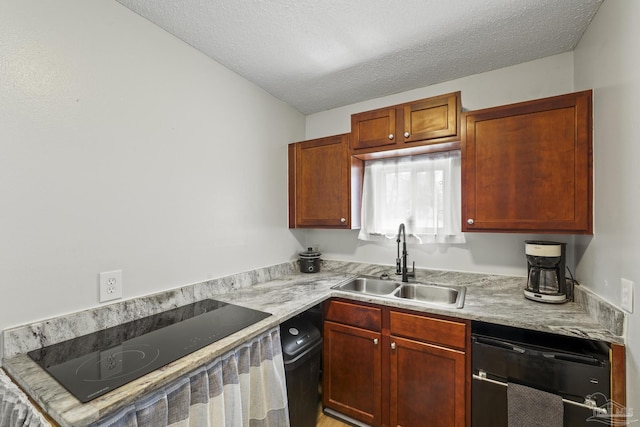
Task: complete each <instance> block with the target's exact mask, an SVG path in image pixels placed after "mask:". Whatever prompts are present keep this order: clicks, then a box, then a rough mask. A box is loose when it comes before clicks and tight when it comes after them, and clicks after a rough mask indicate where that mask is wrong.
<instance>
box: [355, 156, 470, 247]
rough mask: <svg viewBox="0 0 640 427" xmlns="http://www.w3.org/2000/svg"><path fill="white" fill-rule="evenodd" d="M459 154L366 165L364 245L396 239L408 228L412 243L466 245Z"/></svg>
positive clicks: (363, 218)
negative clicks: (462, 228)
mask: <svg viewBox="0 0 640 427" xmlns="http://www.w3.org/2000/svg"><path fill="white" fill-rule="evenodd" d="M460 192H461V183H460V152H459V151H451V152H446V153H437V154H429V155H422V156H412V157H400V158H394V159H384V160H372V161H367V162H366V163H365V170H364V185H363V193H362V228H361V229H360V234H359V236H358V238H359V239H361V240H378V239H383V238H384V237H387V238H395V236H396V234H397V232H398V227H399V225H400V224H401V223H404V224H405V226H406V231H407V239H409V236H411V239H412V240H413V242H414V243H462V242H464V237H463V235H462V233H461V231H460V212H461V210H460Z"/></svg>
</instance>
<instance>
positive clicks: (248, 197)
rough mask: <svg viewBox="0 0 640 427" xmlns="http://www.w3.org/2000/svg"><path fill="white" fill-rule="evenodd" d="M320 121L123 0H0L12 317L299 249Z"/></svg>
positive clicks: (154, 288)
mask: <svg viewBox="0 0 640 427" xmlns="http://www.w3.org/2000/svg"><path fill="white" fill-rule="evenodd" d="M304 126H305V123H304V117H303V116H302V115H301V114H300V113H298V112H296V111H295V110H294V109H292V108H291V107H289V106H287V105H285V104H284V103H282V102H280V101H278V100H276V99H275V98H273V97H272V96H270V95H269V94H267V93H266V92H264V91H263V90H261V89H259V88H257V87H256V86H254V85H252V84H250V83H248V82H247V81H246V80H244V79H242V78H240V77H239V76H237V75H235V74H233V73H231V72H230V71H228V70H227V69H225V68H223V67H222V66H220V65H219V64H217V63H216V62H214V61H212V60H211V59H209V58H207V57H205V56H204V55H202V54H201V53H199V52H197V51H196V50H195V49H193V48H191V47H190V46H188V45H186V44H185V43H183V42H181V41H179V40H178V39H176V38H174V37H173V36H171V35H169V34H168V33H166V32H165V31H163V30H161V29H160V28H158V27H156V26H155V25H153V24H151V23H149V22H148V21H146V20H144V19H142V18H141V17H139V16H138V15H136V14H134V13H133V12H131V11H129V10H128V9H126V8H125V7H123V6H121V5H120V4H119V3H117V2H115V1H112V0H58V1H55V2H41V1H35V0H3V1H2V2H0V146H1V150H0V152H1V154H0V200H1V202H0V330H1V329H4V328H7V327H10V326H12V325H17V324H22V323H26V322H30V321H34V320H38V319H42V318H48V317H51V316H55V315H59V314H62V313H66V312H72V311H77V310H81V309H86V308H90V307H92V306H96V305H98V293H97V290H98V286H97V280H98V273H99V272H101V271H108V270H113V269H122V271H123V281H124V297H125V298H131V297H134V296H139V295H145V294H149V293H154V292H159V291H162V290H166V289H169V288H175V287H178V286H182V285H186V284H189V283H193V282H196V281H202V280H206V279H208V278H214V277H220V276H225V275H228V274H232V273H237V272H241V271H245V270H250V269H253V268H258V267H263V266H266V265H272V264H277V263H281V262H284V261H287V260H289V259H292V258H294V257H295V256H296V254H297V252H298V251H299V250H301V246H300V244H299V242H298V241H297V240H296V238H295V236H294V235H292V233H290V232H289V230H288V229H287V143H289V142H293V141H297V140H301V139H303V138H304Z"/></svg>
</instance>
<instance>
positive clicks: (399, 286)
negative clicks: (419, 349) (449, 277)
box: [333, 276, 466, 308]
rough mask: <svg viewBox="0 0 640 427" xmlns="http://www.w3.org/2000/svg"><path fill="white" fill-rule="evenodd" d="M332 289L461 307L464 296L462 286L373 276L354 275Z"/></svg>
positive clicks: (464, 292)
mask: <svg viewBox="0 0 640 427" xmlns="http://www.w3.org/2000/svg"><path fill="white" fill-rule="evenodd" d="M333 289H337V290H340V291H345V292H354V293H358V294H365V295H374V296H378V297H383V298H390V299H402V300H406V301H411V302H416V303H421V304H425V305H437V306H447V307H455V308H462V307H463V305H464V298H465V296H466V288H465V287H464V286H442V285H436V284H431V283H403V282H397V281H394V280H383V279H378V278H374V277H362V276H361V277H356V278H355V279H352V280H350V281H348V282H345V283H342V284H339V285H336V286H334V287H333Z"/></svg>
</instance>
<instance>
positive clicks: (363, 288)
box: [335, 277, 402, 295]
mask: <svg viewBox="0 0 640 427" xmlns="http://www.w3.org/2000/svg"><path fill="white" fill-rule="evenodd" d="M400 286H402V283H400V282H394V281H391V280H382V279H374V278H371V277H356V278H355V279H353V280H351V281H349V282H347V283H344V284H342V285H338V286H337V287H335V289H340V290H341V291H347V292H357V293H360V294H371V295H388V294H391V293H392V292H393V291H395V290H396V289H398V288H399V287H400Z"/></svg>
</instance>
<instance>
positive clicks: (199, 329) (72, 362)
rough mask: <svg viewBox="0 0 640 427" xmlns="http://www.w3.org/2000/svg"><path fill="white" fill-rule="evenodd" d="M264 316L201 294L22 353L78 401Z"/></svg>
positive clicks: (267, 314)
mask: <svg viewBox="0 0 640 427" xmlns="http://www.w3.org/2000/svg"><path fill="white" fill-rule="evenodd" d="M269 316H271V315H270V314H269V313H265V312H262V311H258V310H253V309H250V308H246V307H241V306H238V305H234V304H229V303H225V302H222V301H216V300H211V299H207V300H203V301H199V302H196V303H193V304H189V305H185V306H183V307H178V308H176V309H173V310H169V311H165V312H163V313H160V314H156V315H153V316H148V317H145V318H142V319H139V320H134V321H133V322H129V323H125V324H122V325H118V326H114V327H112V328H108V329H104V330H102V331H98V332H95V333H93V334H89V335H84V336H81V337H78V338H74V339H71V340H68V341H64V342H61V343H58V344H54V345H51V346H48V347H44V348H41V349H38V350H33V351H30V352H29V353H28V354H29V356H30V357H31V358H32V359H33V360H34V361H35V362H37V363H38V364H39V365H40V366H42V367H43V368H44V369H45V370H46V371H47V372H49V374H51V375H52V376H53V377H54V378H55V379H56V380H57V381H58V382H59V383H60V384H62V385H63V386H64V387H65V388H66V389H67V390H69V392H71V394H73V395H74V396H75V397H77V398H78V399H79V400H80V401H81V402H83V403H84V402H88V401H90V400H92V399H95V398H96V397H98V396H101V395H103V394H105V393H107V392H109V391H111V390H113V389H115V388H117V387H120V386H122V385H124V384H126V383H128V382H129V381H133V380H135V379H136V378H139V377H141V376H143V375H145V374H148V373H149V372H151V371H154V370H156V369H158V368H160V367H162V366H164V365H166V364H168V363H171V362H173V361H174V360H177V359H179V358H181V357H183V356H186V355H187V354H189V353H192V352H194V351H196V350H199V349H201V348H203V347H205V346H207V345H209V344H211V343H213V342H216V341H218V340H220V339H222V338H224V337H226V336H229V335H231V334H233V333H235V332H238V331H239V330H241V329H243V328H246V327H247V326H249V325H252V324H254V323H256V322H258V321H260V320H262V319H265V318H267V317H269Z"/></svg>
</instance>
